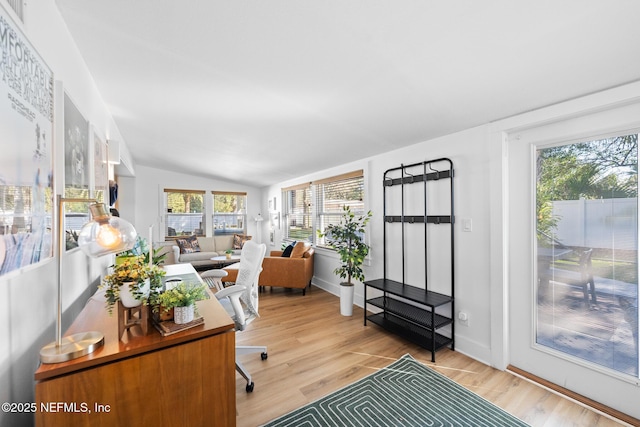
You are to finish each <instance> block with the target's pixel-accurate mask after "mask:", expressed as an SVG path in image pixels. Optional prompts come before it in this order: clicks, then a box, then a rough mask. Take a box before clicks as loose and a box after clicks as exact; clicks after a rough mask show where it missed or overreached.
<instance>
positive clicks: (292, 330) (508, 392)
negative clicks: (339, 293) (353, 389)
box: [236, 287, 626, 427]
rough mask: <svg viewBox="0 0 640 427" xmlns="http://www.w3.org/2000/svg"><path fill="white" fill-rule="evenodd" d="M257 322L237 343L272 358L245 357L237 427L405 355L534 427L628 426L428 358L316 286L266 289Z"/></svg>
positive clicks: (464, 360) (497, 377) (459, 364)
mask: <svg viewBox="0 0 640 427" xmlns="http://www.w3.org/2000/svg"><path fill="white" fill-rule="evenodd" d="M259 311H260V316H261V317H260V318H258V319H256V320H254V321H253V322H252V323H251V324H250V325H249V326H248V327H247V329H246V330H245V331H243V332H241V333H238V334H237V343H238V344H244V345H267V346H268V353H269V358H268V359H267V360H266V361H262V360H260V355H259V354H255V355H245V356H242V359H241V360H242V362H243V363H244V364H245V367H247V368H248V369H249V371H250V372H251V373H252V375H253V380H254V382H255V390H254V391H253V393H246V392H245V385H246V382H245V381H244V379H243V378H242V377H240V376H239V375H237V381H236V396H237V413H238V416H237V425H238V426H239V427H256V426H259V425H261V424H263V423H266V422H268V421H270V420H271V419H273V418H276V417H278V416H280V415H283V414H285V413H287V412H289V411H292V410H294V409H296V408H298V407H300V406H302V405H305V404H307V403H309V402H312V401H314V400H316V399H319V398H320V397H322V396H324V395H326V394H328V393H330V392H332V391H334V390H337V389H339V388H341V387H343V386H346V385H348V384H349V383H351V382H353V381H355V380H358V379H360V378H362V377H364V376H366V375H368V374H370V373H372V372H374V371H375V370H377V369H380V368H382V367H384V366H386V365H388V364H390V363H391V362H392V361H394V360H396V359H397V358H399V357H400V356H402V355H404V354H407V353H409V354H411V355H412V356H413V357H414V358H415V359H417V360H418V361H420V362H422V363H424V364H426V365H428V366H431V367H433V368H434V369H435V370H437V371H438V372H440V373H442V374H444V375H446V376H447V377H449V378H451V379H453V380H454V381H456V382H458V383H459V384H461V385H463V386H464V387H466V388H467V389H469V390H471V391H473V392H475V393H477V394H479V395H480V396H482V397H484V398H485V399H487V400H489V401H491V402H493V403H495V404H496V405H498V406H500V407H501V408H503V409H505V410H506V411H508V412H510V413H511V414H513V415H515V416H517V417H519V418H520V419H522V420H523V421H525V422H527V423H528V424H530V425H531V426H534V427H535V426H619V425H626V424H621V423H618V422H616V421H614V420H611V419H609V418H607V417H605V416H602V415H599V414H598V413H596V412H594V411H592V410H590V409H586V408H585V407H583V406H581V405H579V404H577V403H573V402H572V401H570V400H568V399H566V398H563V397H561V396H558V395H557V394H554V393H552V392H550V391H547V390H545V389H543V388H542V387H539V386H537V385H535V384H532V383H531V382H529V381H527V380H524V379H521V378H520V377H517V376H515V375H513V374H511V373H508V372H502V371H499V370H496V369H493V368H491V367H489V366H487V365H484V364H482V363H480V362H477V361H475V360H473V359H471V358H469V357H466V356H464V355H463V354H461V353H459V352H455V351H450V350H449V349H444V350H441V351H439V352H438V353H437V354H436V363H435V364H434V363H431V354H430V353H429V352H428V351H426V350H424V349H422V348H420V347H418V346H415V345H413V344H411V343H409V342H407V341H404V340H402V339H400V338H397V337H395V336H394V335H391V334H389V333H387V332H386V331H384V330H383V329H381V328H379V327H377V326H375V325H372V324H371V323H368V324H367V326H366V327H365V326H364V325H363V319H362V318H363V312H362V309H360V308H358V307H355V308H354V315H353V317H344V316H341V315H340V313H339V299H338V297H336V296H334V295H332V294H329V293H327V292H325V291H323V290H321V289H319V288H316V287H313V288H312V289H311V290H310V291H309V290H308V291H307V295H306V296H302V292H301V291H300V290H287V289H281V288H274V289H273V290H271V291H270V290H269V289H267V290H266V292H262V293H261V294H260V307H259Z"/></svg>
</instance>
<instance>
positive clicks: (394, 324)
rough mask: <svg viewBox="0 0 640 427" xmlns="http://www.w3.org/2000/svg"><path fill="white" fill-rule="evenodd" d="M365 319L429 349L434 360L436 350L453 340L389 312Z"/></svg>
mask: <svg viewBox="0 0 640 427" xmlns="http://www.w3.org/2000/svg"><path fill="white" fill-rule="evenodd" d="M367 320H369V321H370V322H372V323H374V324H376V325H378V326H381V327H382V328H384V329H386V330H388V331H389V332H392V333H394V334H396V335H398V336H400V337H402V338H404V339H406V340H409V341H411V342H413V343H415V344H417V345H419V346H420V347H422V348H425V349H427V350H429V351H431V355H432V357H431V359H432V361H435V352H436V351H438V350H440V349H441V348H443V347H446V346H448V345H450V344H452V343H453V340H452V339H451V338H449V337H446V336H444V335H441V334H439V333H437V332H435V331H429V330H426V329H424V328H422V327H420V326H418V325H415V324H413V323H411V322H407V321H406V320H403V319H401V318H399V317H395V316H393V315H392V314H390V313H387V314H386V315H385V313H378V314H372V315H369V316H367Z"/></svg>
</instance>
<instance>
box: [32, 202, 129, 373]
mask: <svg viewBox="0 0 640 427" xmlns="http://www.w3.org/2000/svg"><path fill="white" fill-rule="evenodd" d="M56 201H57V204H58V206H57V207H58V210H57V213H58V236H57V237H58V310H57V311H58V312H57V318H56V341H55V342H52V343H49V344H47V345H45V346H44V347H42V349H41V350H40V361H41V362H42V363H60V362H66V361H67V360H72V359H75V358H78V357H81V356H84V355H87V354H89V353H92V352H93V351H95V350H96V349H98V348H100V347H101V346H102V345H103V344H104V335H103V334H102V333H100V332H96V331H90V332H81V333H77V334H73V335H69V336H66V337H64V338H63V337H62V280H63V278H62V254H63V253H64V252H65V238H64V211H63V206H64V204H65V203H79V202H80V203H92V205H91V206H90V207H89V209H90V211H91V221H90V222H88V223H87V224H85V225H84V226H83V227H82V230H80V234H79V235H78V246H79V247H80V249H81V250H82V251H83V252H84V253H85V254H86V255H88V256H90V257H93V258H97V257H100V256H103V255H108V254H115V253H119V252H123V251H126V250H129V249H131V248H133V246H134V245H135V243H136V237H137V233H136V230H135V228H133V225H131V224H130V223H129V222H127V221H125V220H123V219H121V218H118V217H113V216H111V214H110V213H109V211H108V210H107V207H106V206H105V204H104V203H98V202H97V201H96V200H95V199H75V198H63V197H62V196H60V195H58V196H57V198H56Z"/></svg>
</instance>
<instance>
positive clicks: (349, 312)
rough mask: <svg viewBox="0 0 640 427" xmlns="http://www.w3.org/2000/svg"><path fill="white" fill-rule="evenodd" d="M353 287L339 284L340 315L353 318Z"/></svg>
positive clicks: (347, 284) (348, 284)
mask: <svg viewBox="0 0 640 427" xmlns="http://www.w3.org/2000/svg"><path fill="white" fill-rule="evenodd" d="M355 288H356V287H355V286H353V285H352V284H350V283H341V284H340V314H342V315H343V316H353V294H354V292H355Z"/></svg>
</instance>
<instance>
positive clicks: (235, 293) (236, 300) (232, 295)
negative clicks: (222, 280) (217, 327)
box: [214, 285, 247, 330]
mask: <svg viewBox="0 0 640 427" xmlns="http://www.w3.org/2000/svg"><path fill="white" fill-rule="evenodd" d="M246 289H247V288H245V287H244V286H240V285H233V286H229V287H228V288H224V289H222V290H220V291H218V292H216V293H215V294H214V295H215V296H216V298H217V299H218V300H221V299H223V298H229V302H231V307H232V308H233V312H234V313H235V315H236V318H235V319H234V320H235V323H236V326H237V327H238V328H239V329H240V330H242V329H244V326H245V324H246V322H247V319H246V317H245V315H244V310H243V309H242V304H241V303H240V295H242V293H243V292H244V291H245V290H246Z"/></svg>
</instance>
